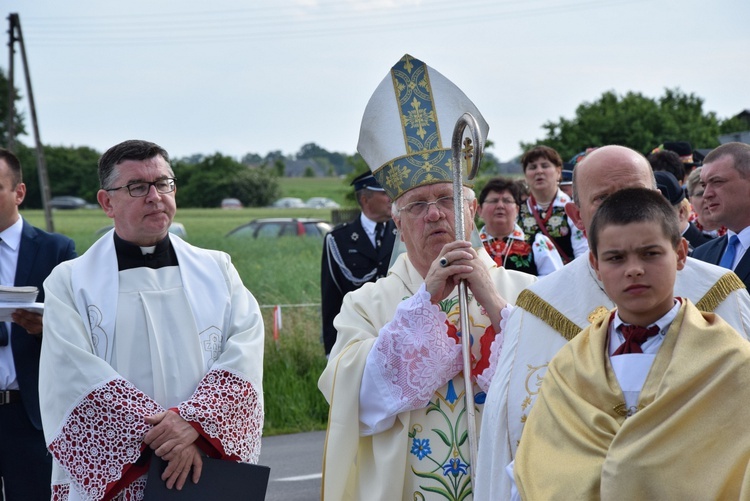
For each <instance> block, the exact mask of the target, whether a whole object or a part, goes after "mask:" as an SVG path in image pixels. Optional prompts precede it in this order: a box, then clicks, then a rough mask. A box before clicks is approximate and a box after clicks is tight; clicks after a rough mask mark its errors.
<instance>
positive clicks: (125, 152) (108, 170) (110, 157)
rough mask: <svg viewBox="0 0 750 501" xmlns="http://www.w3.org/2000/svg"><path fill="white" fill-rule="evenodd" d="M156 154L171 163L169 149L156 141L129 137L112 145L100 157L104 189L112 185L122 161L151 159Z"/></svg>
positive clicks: (100, 171)
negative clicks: (116, 170) (116, 168)
mask: <svg viewBox="0 0 750 501" xmlns="http://www.w3.org/2000/svg"><path fill="white" fill-rule="evenodd" d="M156 156H160V157H162V158H163V159H164V161H165V162H167V165H169V154H168V153H167V150H165V149H164V148H162V147H161V146H159V145H158V144H156V143H151V142H149V141H142V140H140V139H129V140H127V141H123V142H121V143H120V144H116V145H114V146H112V147H111V148H110V149H108V150H107V151H105V152H104V155H102V156H101V158H100V159H99V183H100V184H101V187H102V189H107V188H108V187H110V183H112V181H113V179H114V178H115V177H116V176H117V173H116V172H115V167H117V166H118V165H120V164H121V163H122V162H124V161H126V160H149V159H151V158H154V157H156ZM170 169H171V167H170Z"/></svg>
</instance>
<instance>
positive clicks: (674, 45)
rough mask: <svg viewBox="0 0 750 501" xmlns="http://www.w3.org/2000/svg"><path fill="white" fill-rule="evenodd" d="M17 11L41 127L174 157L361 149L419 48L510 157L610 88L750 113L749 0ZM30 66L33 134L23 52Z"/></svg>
mask: <svg viewBox="0 0 750 501" xmlns="http://www.w3.org/2000/svg"><path fill="white" fill-rule="evenodd" d="M1 5H2V6H3V8H4V9H6V12H5V16H6V17H7V15H8V14H10V13H16V14H18V15H19V17H20V21H21V28H22V32H23V37H24V41H25V45H26V54H27V58H28V63H29V67H30V77H31V82H32V86H33V94H34V100H35V104H36V109H37V118H38V121H39V134H40V137H41V140H42V142H44V143H45V144H49V145H55V146H88V147H91V148H94V149H96V150H97V151H99V152H103V151H104V150H106V149H107V148H109V147H110V146H112V145H114V144H116V143H118V142H120V141H122V140H125V139H133V138H138V139H147V140H150V141H154V142H156V143H159V144H160V145H161V146H163V147H164V148H166V149H167V151H169V153H170V155H171V156H172V157H173V158H179V157H184V156H189V155H193V154H206V155H209V154H213V153H215V152H220V153H222V154H225V155H230V156H232V157H235V158H237V159H240V158H241V157H242V156H243V155H245V154H246V153H258V154H260V155H261V156H265V155H266V154H267V153H268V152H270V151H277V150H280V151H282V152H283V153H284V154H285V155H291V154H294V153H296V152H297V151H299V149H300V147H301V146H302V145H304V144H307V143H311V142H312V143H315V144H317V145H318V146H320V147H322V148H325V149H326V150H328V151H331V152H341V153H346V154H353V153H354V152H355V151H356V146H357V139H358V137H359V125H360V122H361V120H362V113H363V111H364V109H365V105H366V104H367V101H368V100H369V98H370V96H371V95H372V93H373V91H374V90H375V88H376V87H377V85H378V84H379V83H380V81H381V80H382V79H383V78H384V77H385V76H386V75H387V74H388V72H389V71H390V68H391V66H393V65H394V64H395V63H396V62H397V61H398V60H399V59H400V58H401V56H402V55H403V54H405V53H409V54H411V55H412V56H414V57H416V58H417V59H420V60H422V61H424V62H426V63H427V64H428V65H430V66H431V67H433V68H435V69H436V70H438V71H439V72H440V73H442V74H443V75H445V76H446V77H448V78H449V79H450V80H452V81H453V82H454V83H455V84H456V85H458V86H459V87H460V88H461V89H462V90H463V91H464V92H465V93H466V95H467V96H469V98H470V99H471V100H472V101H473V102H474V104H475V105H476V106H477V108H478V109H479V110H480V111H481V113H482V115H483V116H484V118H485V120H486V121H487V122H488V123H489V125H490V133H489V139H490V140H492V142H493V143H494V146H493V148H492V149H490V150H489V151H490V152H492V153H493V154H494V155H495V156H496V157H498V158H499V159H501V160H502V161H508V160H510V159H512V158H513V157H515V156H517V155H518V154H520V153H521V149H520V146H519V143H520V142H521V141H523V142H527V143H528V142H534V141H536V140H539V139H542V138H543V137H544V136H545V132H544V130H543V129H542V125H543V124H544V123H545V122H548V121H557V120H559V118H560V117H565V118H569V119H570V118H573V117H574V116H575V110H576V107H577V106H578V105H580V104H582V103H584V102H593V101H596V100H597V99H598V98H599V97H600V96H601V95H602V93H604V92H606V91H614V92H616V93H617V94H620V95H624V94H625V93H627V92H630V91H632V92H640V93H642V94H643V95H645V96H647V97H650V98H658V97H659V96H661V95H663V94H664V89H665V88H679V89H681V90H682V91H683V92H685V93H688V94H690V93H693V94H695V95H696V96H699V97H701V98H702V99H704V111H713V112H715V113H716V115H717V116H718V117H720V118H729V117H732V116H734V115H736V114H737V113H739V112H741V111H742V110H743V109H748V108H750V85H749V84H748V82H750V64H748V60H749V57H750V30H748V29H747V20H748V19H750V2H748V1H747V0H715V1H712V2H708V1H706V0H461V1H456V0H273V1H263V2H261V1H259V0H244V1H243V0H212V1H211V2H205V1H198V0H181V1H179V2H176V1H164V0H128V1H127V2H104V1H100V0H70V1H68V2H60V1H59V0H55V1H52V0H34V1H28V0H6V1H5V2H3V3H2V4H1ZM6 26H7V20H6ZM6 30H7V28H6ZM5 36H6V41H7V36H8V35H7V33H6V35H5ZM1 54H3V55H2V56H0V67H2V68H3V69H4V70H6V72H7V68H8V64H9V55H8V51H7V49H6V51H4V52H1ZM15 68H16V69H15V85H16V87H17V88H19V89H20V90H21V93H22V95H23V98H24V99H23V104H22V110H25V111H26V117H27V130H29V131H30V130H31V127H30V122H29V120H28V119H29V114H28V99H27V95H28V93H27V90H26V85H25V82H24V78H23V66H22V61H21V57H20V52H19V51H17V54H16V56H15ZM19 139H20V140H21V141H22V142H24V143H26V144H29V145H31V144H33V136H30V135H29V136H22V137H20V138H19ZM673 139H675V140H679V139H680V138H673ZM655 146H656V145H655Z"/></svg>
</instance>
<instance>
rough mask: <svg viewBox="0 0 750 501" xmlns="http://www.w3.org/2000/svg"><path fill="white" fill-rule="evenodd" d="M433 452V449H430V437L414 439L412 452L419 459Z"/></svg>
mask: <svg viewBox="0 0 750 501" xmlns="http://www.w3.org/2000/svg"><path fill="white" fill-rule="evenodd" d="M431 452H432V449H430V439H429V438H423V439H422V440H420V439H418V438H413V439H412V444H411V453H412V454H414V455H415V456H417V459H419V460H420V461H421V460H422V459H423V458H424V457H425V456H427V455H428V454H430V453H431Z"/></svg>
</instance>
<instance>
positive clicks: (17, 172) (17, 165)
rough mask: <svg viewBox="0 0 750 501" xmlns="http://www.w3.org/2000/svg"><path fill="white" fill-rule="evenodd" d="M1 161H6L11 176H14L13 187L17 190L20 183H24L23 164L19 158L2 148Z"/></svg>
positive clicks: (0, 151) (0, 152)
mask: <svg viewBox="0 0 750 501" xmlns="http://www.w3.org/2000/svg"><path fill="white" fill-rule="evenodd" d="M0 160H5V163H6V164H8V168H9V169H10V174H11V175H12V176H13V186H12V188H15V187H16V186H18V183H22V182H23V173H22V172H21V162H20V160H18V157H17V156H16V155H15V154H14V153H13V152H12V151H10V150H6V149H5V148H0Z"/></svg>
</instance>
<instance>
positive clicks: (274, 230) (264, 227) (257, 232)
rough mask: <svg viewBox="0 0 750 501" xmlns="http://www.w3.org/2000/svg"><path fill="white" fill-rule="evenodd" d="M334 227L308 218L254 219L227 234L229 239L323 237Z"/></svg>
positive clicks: (319, 220)
mask: <svg viewBox="0 0 750 501" xmlns="http://www.w3.org/2000/svg"><path fill="white" fill-rule="evenodd" d="M331 229H333V226H331V224H330V223H328V222H327V221H323V220H322V219H312V218H306V217H272V218H264V219H253V220H252V221H250V222H249V223H246V224H243V225H242V226H238V227H237V228H235V229H233V230H232V231H230V232H229V233H227V234H226V236H227V237H232V238H235V237H240V238H259V237H260V238H263V237H284V236H290V235H291V236H295V235H297V236H310V237H323V236H325V234H326V233H328V232H329V231H331Z"/></svg>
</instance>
